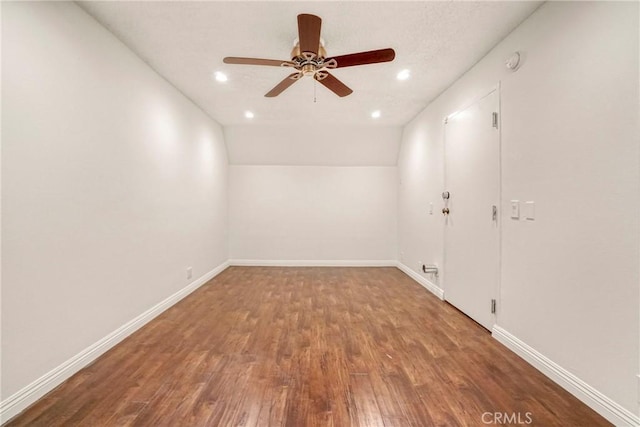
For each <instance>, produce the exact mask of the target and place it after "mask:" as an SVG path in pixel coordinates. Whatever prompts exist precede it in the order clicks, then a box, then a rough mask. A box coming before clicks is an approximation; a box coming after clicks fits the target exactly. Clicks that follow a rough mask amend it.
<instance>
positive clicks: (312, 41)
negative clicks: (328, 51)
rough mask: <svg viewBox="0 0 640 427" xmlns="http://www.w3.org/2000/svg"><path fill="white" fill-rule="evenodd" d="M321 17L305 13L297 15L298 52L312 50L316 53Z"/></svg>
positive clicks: (318, 44) (318, 43) (318, 45)
mask: <svg viewBox="0 0 640 427" xmlns="http://www.w3.org/2000/svg"><path fill="white" fill-rule="evenodd" d="M321 27H322V19H320V18H319V17H317V16H315V15H309V14H306V13H303V14H300V15H298V39H299V40H300V52H313V53H314V54H315V55H318V48H319V47H320V28H321Z"/></svg>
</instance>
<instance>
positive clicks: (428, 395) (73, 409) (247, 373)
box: [8, 267, 609, 427]
mask: <svg viewBox="0 0 640 427" xmlns="http://www.w3.org/2000/svg"><path fill="white" fill-rule="evenodd" d="M487 413H489V414H487ZM494 413H498V414H497V415H495V416H498V417H501V418H500V421H504V420H505V418H504V415H502V414H507V416H508V417H509V418H508V419H507V421H509V422H511V424H510V425H516V424H517V423H518V422H520V423H521V425H526V424H525V423H526V421H529V420H532V423H531V424H530V425H540V426H572V425H573V426H599V425H609V424H608V423H607V422H606V421H605V420H604V419H603V418H601V417H600V416H599V415H597V414H596V413H595V412H594V411H592V410H591V409H589V408H588V407H586V406H585V405H583V404H582V403H581V402H579V401H578V400H577V399H576V398H574V397H573V396H571V395H570V394H568V393H567V392H565V391H564V390H562V389H561V388H560V387H559V386H557V385H555V384H554V383H553V382H552V381H551V380H549V379H547V378H546V377H545V376H543V375H542V374H541V373H539V372H538V371H536V370H535V369H534V368H532V367H531V366H529V365H528V364H527V363H526V362H524V361H523V360H521V359H520V358H519V357H517V356H516V355H515V354H513V353H512V352H510V351H509V350H507V349H506V348H505V347H503V346H502V345H501V344H499V343H498V342H497V341H495V340H494V339H492V338H491V336H490V334H489V333H488V332H487V331H486V330H485V329H483V328H481V327H480V326H479V325H477V324H476V323H475V322H473V321H472V320H470V319H469V318H467V317H465V316H464V315H462V314H461V313H460V312H458V311H457V310H456V309H455V308H453V307H452V306H450V305H448V304H446V303H444V302H442V301H440V300H438V299H437V298H435V297H434V296H433V295H432V294H430V293H429V292H428V291H426V290H425V289H424V288H422V287H421V286H420V285H418V284H417V283H415V282H414V281H413V280H411V279H410V278H409V277H407V276H406V275H405V274H404V273H402V272H401V271H400V270H397V269H395V268H320V267H318V268H279V267H231V268H229V269H227V270H226V271H224V272H223V273H222V274H220V275H219V276H218V277H216V278H215V279H213V280H212V281H210V282H209V283H207V284H206V285H204V286H202V287H201V288H200V289H198V290H197V291H196V292H194V293H193V294H191V295H190V296H189V297H187V298H185V299H184V300H183V301H181V302H180V303H179V304H177V305H175V306H174V307H172V308H171V309H169V310H167V311H166V312H165V313H163V314H162V315H161V316H159V317H158V318H156V319H155V320H153V321H152V322H150V323H149V324H148V325H146V326H145V327H144V328H142V329H140V330H139V331H138V332H136V333H135V334H134V335H132V336H131V337H129V338H128V339H126V340H125V341H123V342H122V343H121V344H119V345H118V346H116V347H114V348H113V349H112V350H111V351H109V352H108V353H106V354H105V355H103V356H102V357H100V358H99V359H98V360H97V361H95V362H94V363H93V364H92V365H90V366H89V367H87V368H85V369H83V370H82V371H80V372H78V373H77V374H76V375H75V376H73V377H72V378H70V379H69V380H68V381H67V382H65V383H64V384H62V385H61V386H60V387H58V388H57V389H56V390H54V391H52V392H51V393H49V394H48V395H47V396H45V397H44V398H43V399H41V400H40V401H39V402H37V403H36V404H35V405H33V406H32V407H31V408H29V409H28V410H27V411H25V412H24V413H22V414H21V415H20V416H18V417H17V418H16V419H14V420H12V421H11V422H10V423H9V424H8V425H10V426H62V425H64V426H69V425H82V426H115V425H137V426H205V425H211V426H216V425H219V426H280V425H283V426H295V427H301V426H316V425H318V426H454V425H473V426H477V425H484V424H483V421H484V422H487V421H490V422H492V423H493V425H495V424H499V423H496V422H495V421H497V420H496V419H495V418H494ZM483 414H484V415H483ZM514 414H515V415H514ZM518 415H519V418H515V417H516V416H518ZM483 417H484V419H483ZM502 425H506V423H505V424H502Z"/></svg>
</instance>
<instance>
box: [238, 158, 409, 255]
mask: <svg viewBox="0 0 640 427" xmlns="http://www.w3.org/2000/svg"><path fill="white" fill-rule="evenodd" d="M396 206H397V169H396V167H335V166H255V165H254V166H247V165H245V166H230V167H229V252H230V258H231V259H232V260H239V259H243V260H263V261H264V260H279V261H284V260H287V261H289V260H298V261H299V260H307V261H308V260H313V261H315V262H318V261H327V260H330V261H343V262H346V261H388V260H395V259H396V253H397V246H396V227H397V219H396ZM330 264H331V263H330Z"/></svg>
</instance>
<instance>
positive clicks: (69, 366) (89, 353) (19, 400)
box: [0, 261, 229, 424]
mask: <svg viewBox="0 0 640 427" xmlns="http://www.w3.org/2000/svg"><path fill="white" fill-rule="evenodd" d="M228 266H229V262H228V261H227V262H224V263H222V264H220V265H219V266H218V267H216V268H214V269H213V270H211V271H210V272H208V273H206V274H205V275H203V276H202V277H200V278H198V279H196V280H195V281H193V282H191V283H190V284H189V285H187V286H186V287H185V288H182V289H181V290H179V291H178V292H176V293H175V294H173V295H171V296H170V297H168V298H166V299H165V300H164V301H162V302H160V303H158V304H156V305H155V306H153V307H151V308H150V309H149V310H147V311H145V312H144V313H142V314H140V315H139V316H138V317H136V318H135V319H133V320H131V321H129V322H127V323H125V324H124V325H122V326H121V327H120V328H118V329H116V330H115V331H113V332H111V333H110V334H109V335H107V336H106V337H104V338H102V339H101V340H100V341H98V342H96V343H94V344H92V345H90V346H89V347H87V348H86V349H84V350H83V351H81V352H80V353H78V354H76V355H75V356H73V357H72V358H70V359H69V360H67V361H66V362H64V363H62V364H61V365H60V366H58V367H56V368H54V369H52V370H51V371H49V372H47V373H46V374H44V375H43V376H41V377H40V378H38V379H37V380H35V381H34V382H32V383H31V384H29V385H27V386H26V387H24V388H23V389H21V390H19V391H17V392H16V393H14V394H13V395H11V396H9V397H8V398H7V399H5V400H3V401H2V402H0V424H1V423H4V422H5V421H8V420H10V419H11V418H13V417H14V416H16V415H18V414H19V413H20V412H22V411H23V410H25V409H26V408H27V407H29V406H30V405H32V404H33V403H35V402H36V401H37V400H38V399H40V398H41V397H42V396H44V395H45V394H47V393H48V392H50V391H51V390H53V389H54V388H56V387H57V386H58V385H60V384H62V383H63V382H64V381H66V380H67V379H68V378H70V377H71V376H72V375H73V374H75V373H76V372H78V371H79V370H80V369H82V368H84V367H85V366H87V365H88V364H89V363H91V362H93V361H94V360H95V359H97V358H98V357H99V356H101V355H102V354H104V353H105V352H107V350H109V349H111V348H112V347H113V346H115V345H116V344H118V343H119V342H120V341H122V340H124V339H125V338H127V337H128V336H129V335H131V334H132V333H134V332H135V331H137V330H138V329H140V328H141V327H142V326H144V325H145V324H147V323H148V322H149V321H151V320H152V319H153V318H155V317H156V316H158V315H159V314H161V313H162V312H164V311H165V310H167V309H168V308H170V307H171V306H173V305H175V304H176V303H177V302H178V301H180V300H181V299H183V298H184V297H186V296H187V295H189V294H190V293H191V292H193V291H195V290H196V289H198V288H199V287H200V286H202V285H203V284H205V283H206V282H208V281H209V280H211V279H212V278H214V277H215V276H217V275H218V274H220V273H221V272H222V271H224V270H225V269H226V268H227V267H228Z"/></svg>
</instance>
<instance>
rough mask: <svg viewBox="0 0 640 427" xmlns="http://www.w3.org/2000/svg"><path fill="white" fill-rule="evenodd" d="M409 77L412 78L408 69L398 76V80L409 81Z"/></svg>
mask: <svg viewBox="0 0 640 427" xmlns="http://www.w3.org/2000/svg"><path fill="white" fill-rule="evenodd" d="M409 77H411V71H409V70H407V69H406V68H405V69H404V70H402V71H400V72H399V73H398V74H397V75H396V79H398V80H407V79H408V78H409Z"/></svg>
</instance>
